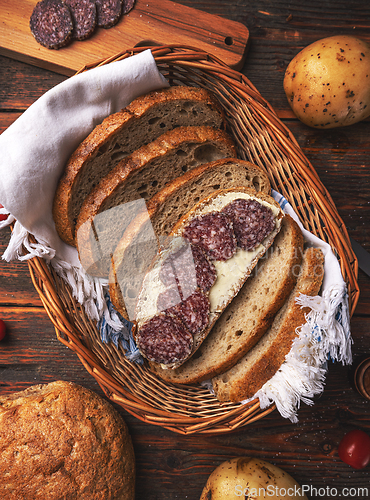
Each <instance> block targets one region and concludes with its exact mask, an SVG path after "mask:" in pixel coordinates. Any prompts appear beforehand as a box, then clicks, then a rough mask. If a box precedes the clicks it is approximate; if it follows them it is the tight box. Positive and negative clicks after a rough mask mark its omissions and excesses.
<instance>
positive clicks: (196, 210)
mask: <svg viewBox="0 0 370 500" xmlns="http://www.w3.org/2000/svg"><path fill="white" fill-rule="evenodd" d="M241 193H244V194H247V195H249V196H250V197H251V198H252V199H256V200H261V201H266V202H268V203H270V205H273V206H275V207H276V209H277V215H276V216H275V221H276V223H275V224H276V225H275V229H274V230H273V231H272V232H271V233H270V235H269V236H267V237H266V238H265V239H264V241H263V246H261V247H262V248H260V250H259V252H258V253H257V255H255V256H254V257H253V259H252V261H251V262H250V264H249V265H248V269H246V270H245V272H244V273H243V274H242V275H240V276H239V279H238V281H237V282H234V284H233V286H232V288H231V289H229V290H228V291H227V296H226V299H224V300H223V302H222V303H220V304H219V305H218V306H217V310H215V311H213V312H211V314H210V319H209V323H208V326H207V328H205V329H204V330H203V331H201V332H199V333H197V334H195V335H194V336H193V347H192V351H191V353H190V354H189V356H188V357H187V358H186V359H182V360H181V361H178V362H174V363H171V364H168V365H167V366H165V367H163V368H165V369H171V370H172V369H175V368H177V367H179V366H181V365H182V364H183V363H184V362H185V361H186V360H187V359H189V358H190V357H191V356H193V355H194V353H195V352H196V351H197V350H198V348H199V347H200V345H201V344H202V342H203V341H204V339H205V338H206V337H207V336H208V334H209V332H210V331H211V329H212V327H213V325H214V324H215V323H216V321H217V320H218V319H219V317H220V316H221V313H222V312H223V311H224V310H225V308H226V307H227V306H228V304H229V303H230V302H231V301H232V300H233V299H234V297H235V296H236V295H237V293H238V292H239V290H240V289H241V287H242V286H243V284H244V283H245V281H246V280H247V279H248V277H249V276H250V273H251V272H252V270H253V268H254V267H255V266H256V264H257V262H258V260H259V259H260V258H261V257H262V256H263V255H264V254H265V252H266V251H267V250H268V248H269V247H270V246H271V245H272V243H273V241H274V238H275V237H276V235H277V234H278V232H279V231H280V229H281V219H283V218H284V213H283V211H282V210H281V208H280V205H279V204H278V203H277V202H276V201H275V200H274V199H273V198H272V197H271V196H269V195H266V194H265V193H256V192H255V191H254V190H253V189H251V188H247V187H244V186H238V187H235V188H229V189H220V190H217V191H215V192H213V193H212V194H211V195H209V196H207V197H206V198H205V199H204V200H201V201H200V202H199V203H197V204H196V205H195V206H194V207H193V208H192V209H191V210H190V211H189V212H188V213H187V214H186V215H184V216H183V217H182V218H181V219H180V220H179V221H178V223H177V224H176V225H175V226H174V228H173V230H172V231H171V233H170V234H169V237H168V240H170V239H171V238H172V237H176V236H178V235H181V232H182V230H183V229H184V227H185V226H186V225H187V224H188V223H189V222H190V221H191V220H192V219H193V218H194V217H196V216H197V215H199V214H202V213H206V212H204V210H208V209H209V207H210V206H212V202H213V201H214V200H217V199H218V198H221V197H223V196H225V195H228V194H230V195H232V196H234V198H233V199H237V198H238V197H240V195H241ZM213 210H214V209H213V208H212V211H213ZM164 246H166V243H165V245H164ZM155 264H156V261H155V262H154V263H153V266H154V265H155ZM143 292H147V294H148V293H149V291H146V289H145V282H144V283H143V287H142V290H141V292H140V295H139V299H138V306H137V312H139V310H140V308H139V306H140V299H141V295H142V293H143ZM144 302H145V301H144ZM136 321H137V325H138V327H140V325H141V323H142V322H143V321H144V318H142V317H141V315H140V314H137V317H136ZM138 332H139V331H138ZM137 338H139V333H138V334H137ZM138 347H139V349H140V345H138ZM153 364H155V363H153Z"/></svg>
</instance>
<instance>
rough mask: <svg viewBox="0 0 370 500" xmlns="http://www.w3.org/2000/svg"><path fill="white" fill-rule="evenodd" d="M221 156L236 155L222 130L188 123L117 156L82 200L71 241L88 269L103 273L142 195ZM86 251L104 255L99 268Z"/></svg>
mask: <svg viewBox="0 0 370 500" xmlns="http://www.w3.org/2000/svg"><path fill="white" fill-rule="evenodd" d="M225 157H235V147H234V143H233V141H232V140H231V138H230V136H229V135H228V134H227V133H226V132H224V131H223V130H219V129H215V128H213V127H207V126H203V127H193V126H191V127H177V128H175V129H173V130H170V131H169V132H166V133H164V134H162V135H161V136H160V137H158V138H157V139H156V140H155V141H153V142H151V143H150V144H147V145H146V146H142V147H140V148H139V149H137V150H135V151H134V152H133V153H132V154H130V155H129V156H127V157H126V158H124V159H123V160H121V162H120V163H119V164H118V165H116V167H115V168H114V169H113V170H111V172H109V174H107V175H106V176H105V177H103V179H102V180H101V181H100V183H99V184H98V185H97V186H96V187H95V188H94V189H93V190H92V191H91V192H90V194H89V195H88V196H87V197H86V199H85V200H84V202H83V204H82V206H81V210H80V214H79V216H78V220H77V224H76V235H77V238H76V241H77V249H78V252H79V257H80V261H81V263H82V265H83V267H84V268H85V269H86V270H87V272H88V273H89V274H91V275H94V276H96V277H108V273H109V260H110V257H111V255H112V253H113V251H114V249H115V247H116V245H117V243H118V242H119V240H120V239H121V237H122V235H123V232H124V231H125V229H126V227H127V226H128V224H129V223H130V222H131V221H132V219H133V218H134V217H135V216H136V213H137V211H138V210H140V208H139V209H138V206H139V207H141V201H142V200H149V199H150V198H151V197H152V196H154V195H155V194H156V193H157V192H158V191H160V190H161V189H162V188H163V187H164V186H165V185H166V184H167V183H168V182H170V181H172V180H173V179H175V178H176V177H179V176H180V175H182V174H183V173H184V172H186V171H188V170H191V169H193V168H195V167H196V166H198V165H200V164H202V163H207V162H210V161H213V160H217V159H220V158H225ZM136 200H139V202H138V203H136V202H135V201H136ZM140 200H141V201H140ZM94 254H95V255H97V256H98V259H96V257H94ZM91 255H92V256H93V259H94V260H100V258H101V257H103V256H108V258H109V260H108V263H107V265H106V266H105V269H104V270H103V271H102V270H101V269H100V268H99V266H97V267H96V269H95V268H94V267H91V266H90V262H91V260H90V259H91Z"/></svg>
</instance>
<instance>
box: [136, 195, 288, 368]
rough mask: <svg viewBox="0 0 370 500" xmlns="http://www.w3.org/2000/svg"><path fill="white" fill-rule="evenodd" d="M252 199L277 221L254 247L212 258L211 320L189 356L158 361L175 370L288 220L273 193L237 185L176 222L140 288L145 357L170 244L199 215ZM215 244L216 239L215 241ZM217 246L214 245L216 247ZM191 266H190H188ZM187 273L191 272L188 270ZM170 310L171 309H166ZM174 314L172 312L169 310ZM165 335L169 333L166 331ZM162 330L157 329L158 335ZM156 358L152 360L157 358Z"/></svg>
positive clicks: (138, 306) (139, 332)
mask: <svg viewBox="0 0 370 500" xmlns="http://www.w3.org/2000/svg"><path fill="white" fill-rule="evenodd" d="M243 199H244V200H246V201H247V200H249V201H252V200H253V201H254V203H256V204H257V205H260V206H261V209H262V207H264V209H265V210H266V208H267V207H268V209H269V211H270V213H271V218H272V221H273V224H272V226H271V229H269V232H268V233H266V235H265V236H264V238H263V240H262V241H261V242H260V243H258V244H257V245H256V246H254V247H253V248H252V249H242V248H241V247H240V246H238V247H237V248H236V251H235V253H234V254H232V256H231V257H228V258H226V259H224V258H221V259H218V258H215V257H211V258H210V259H211V260H212V263H213V265H214V267H215V272H216V281H215V282H214V284H213V285H212V286H211V288H210V289H209V292H208V293H207V297H208V300H209V310H208V313H207V315H208V319H207V323H206V326H205V327H204V328H203V329H201V330H200V331H199V332H196V333H195V334H194V335H193V342H192V349H191V351H190V352H188V353H187V355H186V357H185V356H183V357H181V358H176V359H175V360H174V361H171V362H166V363H162V362H159V361H158V362H156V364H157V365H160V366H161V367H163V368H164V369H171V370H172V369H174V368H177V367H178V366H180V365H181V364H182V363H184V362H185V361H186V360H187V359H188V358H189V357H190V356H192V355H194V353H195V352H196V351H197V349H198V348H199V347H200V345H201V344H202V342H203V341H204V339H205V338H206V337H207V335H208V334H209V332H210V331H211V329H212V327H213V326H214V324H215V323H216V321H217V320H218V319H219V318H220V316H221V314H222V312H223V311H224V310H225V308H226V307H227V306H228V304H229V303H230V302H231V301H232V300H233V299H234V297H235V296H237V294H238V292H239V291H240V289H241V288H242V286H243V285H244V283H245V282H246V281H247V280H248V278H249V276H250V275H251V272H252V270H253V269H254V267H255V266H256V265H257V263H258V261H259V259H261V258H262V257H263V255H264V254H265V252H266V251H267V250H268V248H269V247H270V246H271V245H272V243H273V241H274V239H275V237H276V235H277V234H278V233H279V231H280V229H281V224H282V220H283V219H284V213H283V211H282V210H281V208H280V206H279V204H278V203H277V202H276V201H275V200H274V199H273V198H272V197H271V196H269V195H266V194H264V193H256V192H255V190H254V189H251V188H247V187H241V186H238V187H235V188H230V189H220V190H218V191H215V192H214V193H212V194H211V195H210V196H208V197H207V198H205V199H204V200H201V201H200V202H199V203H198V204H197V205H195V206H194V207H193V208H192V209H191V210H190V211H189V212H188V213H187V214H186V215H185V216H184V217H182V218H181V219H180V220H179V221H178V223H177V224H176V225H175V227H174V228H173V230H172V231H171V233H170V235H169V237H168V239H167V241H166V242H165V244H164V246H163V248H162V249H161V252H160V253H159V254H158V257H157V258H156V259H155V261H154V263H153V264H152V265H151V267H150V269H149V270H148V272H147V274H146V276H145V277H144V280H143V285H142V288H141V290H140V293H139V296H138V300H137V304H136V308H135V323H136V327H137V328H136V342H137V345H138V348H139V350H141V352H142V354H143V355H144V356H145V352H143V351H144V350H143V348H142V343H143V335H142V331H143V330H144V329H145V325H147V324H148V322H149V321H151V319H152V318H153V317H158V314H160V313H159V311H158V301H157V300H158V298H159V296H160V295H161V294H162V293H163V292H166V290H167V287H166V285H165V284H164V283H163V279H162V278H161V272H162V265H163V262H164V260H165V259H166V256H167V253H166V252H167V250H168V249H169V248H170V245H171V244H172V243H174V245H175V246H176V244H177V242H179V241H180V245H181V241H184V237H183V234H184V231H185V230H186V228H187V227H188V225H189V224H191V223H192V221H195V220H197V221H198V220H199V217H202V216H206V215H208V214H212V217H213V216H214V215H215V214H217V215H218V214H220V213H221V211H222V210H223V209H224V208H225V207H227V206H229V205H230V203H231V202H233V201H235V200H243ZM218 230H220V233H219V234H220V235H225V227H224V226H221V227H220V228H218V227H217V229H215V228H214V227H212V228H211V231H210V233H209V234H212V233H213V234H216V233H217V232H218ZM220 238H221V241H222V243H221V241H220V244H221V246H222V247H224V246H225V245H228V240H225V238H224V237H223V236H221V237H220ZM212 245H213V242H212ZM212 248H214V247H212ZM184 266H185V271H186V270H187V269H189V270H190V266H191V262H190V260H189V261H188V264H184ZM187 266H189V267H187ZM186 274H191V273H187V272H186ZM166 313H167V311H166ZM194 313H195V314H196V311H194ZM168 314H169V315H170V314H171V313H170V312H169V313H168ZM162 333H163V334H164V335H166V334H167V331H166V332H162ZM159 334H161V332H158V331H157V332H156V335H157V336H158V335H159ZM161 351H162V352H163V351H164V348H163V346H161ZM153 360H154V359H151V361H153Z"/></svg>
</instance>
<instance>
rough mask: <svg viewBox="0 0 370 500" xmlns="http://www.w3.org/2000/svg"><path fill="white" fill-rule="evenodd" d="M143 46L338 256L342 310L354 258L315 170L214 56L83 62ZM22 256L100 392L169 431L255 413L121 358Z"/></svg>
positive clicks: (257, 415)
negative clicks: (219, 119)
mask: <svg viewBox="0 0 370 500" xmlns="http://www.w3.org/2000/svg"><path fill="white" fill-rule="evenodd" d="M147 48H151V49H152V53H153V56H154V58H155V60H156V63H157V66H158V68H159V70H160V71H161V73H162V74H163V75H164V76H165V77H166V78H167V80H168V81H169V82H170V84H171V85H179V84H186V85H193V86H199V87H204V88H207V89H210V90H212V91H213V92H214V93H215V94H216V95H217V97H218V99H219V101H220V102H221V104H222V106H223V108H224V111H225V115H226V120H227V124H228V129H229V132H230V133H231V134H232V135H233V136H234V138H235V140H236V143H237V148H238V155H239V157H240V158H243V159H246V160H249V161H251V162H253V163H255V164H257V165H259V166H260V167H262V168H263V169H264V170H265V171H266V172H267V174H268V176H269V178H270V181H271V185H272V186H273V188H275V189H276V190H277V191H279V192H280V193H281V194H283V195H284V196H285V197H286V198H287V199H288V201H289V202H290V203H291V205H292V206H293V208H294V209H295V210H296V213H297V214H298V216H299V217H300V219H301V221H302V223H303V225H304V227H305V228H306V229H308V230H309V231H311V232H312V233H314V234H315V235H317V236H318V237H319V238H321V239H323V240H324V241H326V242H328V243H329V244H330V245H331V247H332V248H333V250H334V252H335V253H336V255H337V256H338V259H339V262H340V266H341V270H342V274H343V276H344V279H345V281H346V282H347V285H348V291H349V301H350V312H351V314H352V313H353V311H354V309H355V306H356V303H357V300H358V295H359V290H358V285H357V272H358V268H357V260H356V258H355V256H354V254H353V251H352V248H351V245H350V243H349V237H348V234H347V231H346V228H345V226H344V224H343V222H342V220H341V219H340V217H339V215H338V213H337V210H336V208H335V206H334V203H333V201H332V199H331V197H330V195H329V193H328V192H327V191H326V189H325V188H324V186H323V185H322V184H321V182H320V180H319V178H318V176H317V174H316V172H315V170H314V169H313V168H312V166H311V165H310V163H309V162H308V160H307V159H306V158H305V156H304V155H303V153H302V151H301V149H300V147H299V146H298V144H297V142H296V141H295V139H294V137H293V136H292V134H291V133H290V131H289V130H288V129H287V128H286V127H285V126H284V125H283V124H282V123H281V121H280V120H279V118H278V117H277V116H276V114H275V112H274V111H273V109H272V108H271V106H270V105H269V104H268V103H267V102H266V101H265V100H264V99H263V98H262V97H261V95H260V94H259V92H258V91H257V89H256V88H255V87H254V86H253V85H252V84H251V83H250V82H249V81H248V79H247V78H246V77H245V76H243V75H242V74H240V73H238V72H236V71H234V70H231V69H230V68H229V67H228V66H227V65H225V64H224V63H223V62H221V61H220V60H218V59H217V58H215V57H213V56H211V55H209V54H207V53H205V52H202V51H199V50H197V49H195V48H192V47H183V46H180V47H179V46H160V47H157V46H156V47H140V48H134V49H132V50H128V51H125V52H122V53H121V54H118V55H116V56H115V57H112V58H111V59H109V60H105V61H101V62H99V63H97V64H95V65H93V66H90V67H84V68H83V69H82V70H81V71H79V73H80V72H82V71H86V70H89V69H90V68H91V67H96V66H100V65H103V64H108V63H110V62H113V61H117V60H122V59H125V58H128V57H131V56H132V55H134V54H137V53H139V52H141V51H143V50H145V49H147ZM28 262H29V268H30V273H31V277H32V280H33V283H34V286H35V287H36V289H37V291H38V293H39V295H40V298H41V300H42V302H43V305H44V307H45V309H46V311H47V313H48V315H49V317H50V319H51V321H52V322H53V324H54V326H55V329H56V334H57V337H58V339H59V340H60V341H61V342H62V343H63V344H65V345H66V346H68V347H69V348H70V349H72V350H73V351H74V352H75V353H76V354H77V356H78V357H79V359H80V360H81V362H82V364H83V365H84V367H85V368H86V370H87V371H88V372H89V373H90V374H91V375H92V376H93V377H95V379H96V380H97V382H98V383H99V385H100V386H101V388H102V389H103V391H104V393H105V394H106V396H107V397H108V398H109V399H111V401H113V402H115V403H118V404H119V405H121V406H122V407H123V408H124V409H125V410H126V411H128V412H129V413H131V414H132V415H134V416H135V417H137V418H138V419H140V420H142V421H145V422H147V423H151V424H155V425H159V426H162V427H165V428H167V429H170V430H172V431H174V432H177V433H182V434H190V433H195V432H198V433H200V432H201V433H221V432H227V431H231V430H234V429H236V428H238V427H241V426H244V425H246V424H249V423H251V422H253V421H256V420H259V419H261V418H262V417H264V416H265V415H266V414H268V413H270V412H272V411H273V410H274V405H272V406H271V407H269V408H268V409H267V410H265V411H262V410H261V408H260V406H259V402H258V400H256V401H253V402H251V403H248V404H244V405H242V404H234V403H219V402H218V401H217V400H216V399H215V398H214V397H213V396H212V395H211V394H210V393H209V391H208V390H207V389H205V388H203V387H200V386H180V385H174V384H168V383H164V382H163V381H161V380H160V379H158V378H157V377H156V376H155V375H154V374H152V373H151V372H150V371H149V370H148V369H147V368H145V366H144V367H143V366H140V365H136V364H133V363H130V362H129V361H127V359H126V358H125V356H124V352H123V349H122V348H120V347H116V346H115V345H114V344H113V343H109V344H106V343H103V342H101V340H100V335H99V332H98V330H97V328H96V325H95V324H94V323H93V322H92V321H91V320H90V319H89V318H88V317H87V316H86V314H85V312H84V310H83V308H82V307H81V306H80V305H79V304H78V303H76V301H75V300H74V298H73V297H72V294H71V291H70V290H69V289H68V287H66V285H65V283H64V281H62V280H61V279H60V278H59V277H58V276H57V275H56V274H55V273H54V272H53V270H52V269H51V268H49V267H48V266H47V265H46V263H45V261H43V260H42V259H39V258H34V259H32V260H30V261H28Z"/></svg>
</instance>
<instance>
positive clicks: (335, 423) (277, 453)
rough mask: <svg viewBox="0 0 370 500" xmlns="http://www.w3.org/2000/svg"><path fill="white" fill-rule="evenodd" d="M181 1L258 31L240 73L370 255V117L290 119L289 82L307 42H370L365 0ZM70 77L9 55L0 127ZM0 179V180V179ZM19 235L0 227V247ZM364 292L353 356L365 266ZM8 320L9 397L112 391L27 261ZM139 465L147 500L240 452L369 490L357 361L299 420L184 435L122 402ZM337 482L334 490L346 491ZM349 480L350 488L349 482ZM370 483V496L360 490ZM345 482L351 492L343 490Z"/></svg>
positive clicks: (14, 275) (4, 298) (364, 336)
mask: <svg viewBox="0 0 370 500" xmlns="http://www.w3.org/2000/svg"><path fill="white" fill-rule="evenodd" d="M180 3H183V4H184V5H188V6H191V7H194V8H197V9H202V10H204V11H207V12H209V13H212V14H217V15H219V16H223V17H225V18H228V19H232V20H234V21H239V22H242V23H244V24H245V25H246V26H247V27H248V29H249V31H250V37H251V45H250V48H249V52H248V57H247V60H246V63H245V65H244V67H243V69H242V73H243V74H245V75H246V76H247V77H248V78H249V79H250V80H251V82H252V83H253V84H254V85H255V86H256V87H257V88H258V90H259V91H260V93H261V94H262V96H263V97H264V98H266V99H267V100H268V101H269V102H270V104H271V105H272V106H273V107H274V108H275V110H276V111H277V113H278V115H279V116H280V118H281V119H282V120H283V121H284V122H285V123H286V124H287V125H288V127H289V128H290V130H291V131H292V133H293V134H294V136H295V137H296V139H297V141H298V142H299V144H300V146H301V147H302V149H303V151H304V153H305V154H306V156H307V157H308V159H309V160H310V161H311V163H312V164H313V166H314V168H315V169H316V170H317V172H318V174H319V176H320V178H321V180H322V182H323V184H324V185H325V186H326V188H327V189H328V190H329V192H330V194H331V196H332V197H333V199H334V201H335V203H336V205H337V208H338V212H339V214H340V216H341V217H342V219H343V220H344V223H345V224H346V226H347V228H348V232H349V234H350V236H352V237H353V238H354V239H356V240H357V241H358V242H359V243H360V244H362V245H363V246H364V247H365V248H366V249H367V250H368V251H370V201H369V200H370V161H369V160H370V121H369V120H366V121H364V122H362V123H359V124H356V125H353V126H351V127H347V128H338V129H333V130H327V131H317V130H313V129H310V128H308V127H306V126H305V125H303V124H302V123H300V122H298V120H297V119H295V118H294V116H293V115H292V113H291V111H290V109H289V106H288V103H287V100H286V97H285V94H284V90H283V77H284V72H285V69H286V67H287V65H288V63H289V61H290V60H291V59H292V58H293V57H294V56H295V54H297V53H298V52H299V50H301V49H302V48H303V47H304V46H306V45H308V44H309V43H311V42H313V41H315V40H317V39H320V38H323V37H326V36H331V35H335V34H347V35H355V36H358V37H359V38H363V39H365V40H367V41H368V42H370V32H369V19H370V4H369V3H368V1H367V0H361V1H354V2H345V1H344V0H326V1H325V2H323V1H322V0H311V1H310V2H302V1H299V0H293V1H291V2H271V1H269V0H248V1H246V0H240V1H232V2H229V1H226V0H204V1H202V2H200V1H197V0H187V1H185V0H181V2H180ZM65 78H66V77H65V76H62V75H58V74H56V73H52V72H49V71H46V70H43V69H40V68H37V67H34V66H31V65H28V64H25V63H21V62H17V61H15V60H13V59H10V58H7V57H0V131H1V132H2V131H4V130H5V129H6V128H7V127H8V126H9V125H10V124H11V123H12V122H13V121H14V120H16V119H17V117H18V116H20V115H21V114H22V112H23V111H24V110H25V109H26V108H27V107H28V106H30V105H31V104H32V103H33V102H34V101H35V100H36V99H37V98H38V97H39V96H41V95H42V94H43V93H44V92H45V91H47V90H48V89H50V88H51V87H53V86H54V85H56V84H58V83H60V82H62V81H63V80H64V79H65ZM0 182H1V180H0ZM9 235H10V231H9V230H8V229H5V230H3V231H0V253H1V254H2V253H3V252H4V250H5V248H6V246H7V243H8V241H9ZM359 286H360V290H361V293H360V299H359V302H358V305H357V309H356V311H355V313H354V315H353V317H352V320H351V330H352V336H353V340H354V344H353V355H354V360H355V361H356V360H357V359H358V358H359V357H360V356H361V355H363V354H369V355H370V278H369V277H368V276H366V275H365V274H364V273H363V272H362V271H359ZM0 318H2V319H3V320H4V321H5V322H6V324H7V327H8V335H7V337H6V339H5V340H4V341H2V342H1V344H0V393H1V394H6V393H11V392H13V391H17V390H22V389H25V388H26V387H28V386H30V385H32V384H37V383H46V382H50V381H53V380H56V379H64V380H69V381H73V382H76V383H79V384H82V385H84V386H86V387H88V388H90V389H93V390H95V391H96V392H97V393H99V394H101V395H102V394H103V393H102V391H101V389H100V387H99V386H98V384H97V383H96V381H95V379H94V378H93V377H91V376H90V375H89V374H88V373H87V372H86V371H85V369H84V367H83V366H82V365H81V363H80V362H79V360H78V358H77V357H76V355H75V354H74V353H73V352H72V351H70V350H69V349H68V348H66V347H65V346H63V345H62V344H61V343H60V342H59V341H58V340H57V339H56V336H55V330H54V327H53V325H52V324H51V322H50V320H49V318H48V316H47V314H46V312H45V311H44V309H43V307H42V304H41V301H40V299H39V297H38V295H37V293H36V291H35V290H34V288H33V285H32V283H31V279H30V276H29V272H28V266H27V264H26V263H24V262H19V261H17V262H11V263H7V262H5V261H3V260H1V261H0ZM117 408H118V410H119V411H120V413H121V414H122V415H123V417H124V419H125V420H126V422H127V424H128V426H129V429H130V432H131V435H132V439H133V443H134V448H135V453H136V461H137V493H136V498H137V500H144V499H145V500H159V499H161V500H175V499H190V500H196V499H198V498H199V496H200V493H201V491H202V488H203V486H204V485H205V482H206V480H207V477H208V475H209V474H210V473H211V472H212V470H213V469H214V468H215V467H216V466H217V465H218V464H220V463H221V462H222V461H224V460H226V459H228V458H232V457H235V456H244V455H249V456H253V457H259V458H263V459H265V460H268V461H271V462H272V463H274V464H276V465H278V466H280V467H282V468H283V469H285V470H286V471H287V472H288V473H290V474H292V475H293V476H294V477H295V478H296V479H297V481H298V482H299V483H301V484H305V485H309V486H310V488H311V492H310V493H309V495H308V496H309V497H310V498H325V499H326V498H331V499H332V498H333V497H334V498H335V497H336V496H338V497H339V496H340V495H341V494H342V496H345V495H347V496H349V497H350V498H367V497H370V482H369V477H370V466H368V467H367V468H365V469H363V470H360V471H357V470H355V469H352V468H350V467H349V466H348V465H346V464H344V463H343V462H341V461H340V459H339V457H338V453H337V447H338V443H339V441H340V439H341V437H342V436H343V435H344V434H345V433H346V432H348V431H349V430H351V429H354V428H360V429H363V430H365V431H367V432H368V433H370V401H368V400H365V399H364V398H362V397H361V396H360V395H359V394H358V393H357V392H355V391H354V390H353V389H352V387H351V369H350V368H349V367H347V366H342V365H341V364H339V363H336V364H330V366H329V371H328V375H327V379H326V389H325V391H324V393H323V394H322V395H321V396H320V397H317V398H315V401H314V405H313V406H306V405H305V404H303V405H302V407H301V409H300V411H299V422H298V424H292V423H290V421H288V420H285V419H284V418H282V417H281V416H280V415H279V413H278V412H277V411H274V412H273V413H271V414H270V415H268V416H267V417H265V418H263V419H262V420H260V421H258V422H256V423H254V424H250V425H248V426H246V427H244V428H241V429H239V430H237V431H234V432H232V433H227V434H222V435H217V436H209V435H190V436H182V435H178V434H175V433H173V432H171V431H168V430H164V429H162V428H160V427H158V426H154V425H147V424H145V423H142V422H141V421H139V420H137V419H136V418H134V417H132V416H131V415H129V414H128V413H127V412H126V411H124V410H123V409H121V408H120V407H118V406H117ZM332 488H336V489H337V492H335V490H333V489H332ZM343 488H351V490H343ZM361 488H367V493H366V492H365V491H361ZM342 490H343V491H342Z"/></svg>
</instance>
